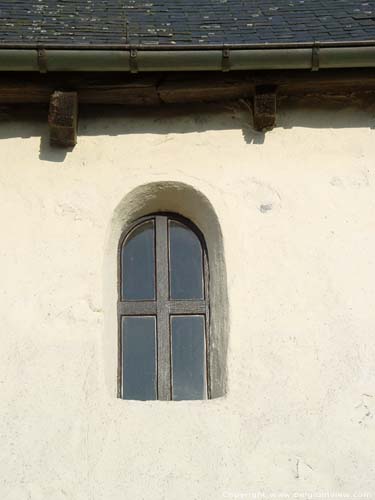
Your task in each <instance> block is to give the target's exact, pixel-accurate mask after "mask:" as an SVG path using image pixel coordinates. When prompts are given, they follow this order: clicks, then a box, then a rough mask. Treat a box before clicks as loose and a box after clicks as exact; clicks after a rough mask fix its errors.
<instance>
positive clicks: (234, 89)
mask: <svg viewBox="0 0 375 500" xmlns="http://www.w3.org/2000/svg"><path fill="white" fill-rule="evenodd" d="M269 85H270V86H277V89H278V91H277V92H278V96H280V97H284V96H305V95H312V94H315V95H318V96H319V95H322V94H323V93H324V94H327V95H329V94H336V95H350V94H351V93H353V92H369V91H370V92H374V91H375V69H371V68H370V69H347V70H342V69H338V70H321V71H317V72H311V71H305V70H298V71H258V72H256V71H253V72H250V71H242V72H241V71H237V72H231V73H221V72H203V73H201V72H196V73H194V72H190V73H181V74H179V73H178V74H177V73H176V74H173V73H166V74H164V75H160V74H157V73H151V74H137V75H128V74H124V73H120V74H117V73H116V74H113V73H112V74H98V73H91V74H90V73H88V74H87V73H82V74H77V73H75V74H72V73H47V74H44V75H39V74H31V73H15V74H10V73H0V104H29V103H35V104H38V103H49V101H50V96H51V94H52V93H53V92H54V91H55V89H56V88H58V89H61V90H62V91H64V90H66V91H69V92H70V91H74V92H77V94H78V99H79V102H80V104H116V105H126V106H158V105H160V104H164V103H166V104H172V103H192V102H217V101H224V100H234V99H238V98H251V97H253V96H254V95H255V89H256V87H261V86H269Z"/></svg>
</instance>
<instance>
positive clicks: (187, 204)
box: [102, 182, 229, 398]
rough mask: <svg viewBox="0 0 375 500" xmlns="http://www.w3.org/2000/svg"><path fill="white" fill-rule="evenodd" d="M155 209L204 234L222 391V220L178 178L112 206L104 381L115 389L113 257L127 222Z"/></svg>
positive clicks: (213, 369)
mask: <svg viewBox="0 0 375 500" xmlns="http://www.w3.org/2000/svg"><path fill="white" fill-rule="evenodd" d="M155 212H174V213H178V214H181V215H183V216H184V217H186V218H188V219H190V220H191V221H192V222H193V223H194V224H196V226H197V227H198V228H199V229H200V231H201V232H202V234H203V235H204V238H205V242H206V246H207V252H208V264H209V276H210V278H209V288H210V292H209V295H210V356H209V364H210V374H211V395H212V398H218V397H222V396H224V395H225V394H226V381H227V369H226V365H227V348H228V330H229V318H228V315H229V307H228V296H227V277H226V267H225V258H224V245H223V237H222V233H221V228H220V223H219V220H218V217H217V215H216V213H215V210H214V208H213V206H212V205H211V203H210V201H209V200H208V199H207V198H206V197H205V196H204V195H203V194H202V193H200V192H199V191H197V190H196V189H194V188H193V187H191V186H188V185H187V184H183V183H180V182H153V183H149V184H145V185H142V186H139V187H137V188H136V189H134V190H133V191H131V192H130V193H128V194H127V195H126V196H125V197H124V198H123V200H122V201H121V202H120V203H119V205H118V206H117V208H116V209H115V211H114V214H113V217H112V220H111V223H110V226H109V228H108V236H107V251H106V257H105V260H104V269H103V277H104V280H103V282H104V306H105V328H104V336H103V342H102V346H103V349H104V353H103V354H104V359H105V374H106V382H107V386H108V387H109V389H110V392H111V393H112V394H114V393H117V387H115V384H114V381H115V378H116V369H115V366H116V364H117V351H116V348H117V345H118V344H117V333H116V332H117V310H116V304H117V258H118V257H117V256H118V253H117V252H118V245H119V241H120V239H121V235H122V234H123V232H124V231H126V230H127V228H128V227H129V224H130V223H132V222H134V221H135V220H137V219H139V218H140V217H143V216H145V215H148V214H152V213H155Z"/></svg>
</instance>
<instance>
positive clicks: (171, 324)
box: [118, 213, 210, 400]
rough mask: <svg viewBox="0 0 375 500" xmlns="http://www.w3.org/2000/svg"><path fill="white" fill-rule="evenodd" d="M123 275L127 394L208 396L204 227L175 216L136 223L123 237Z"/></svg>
mask: <svg viewBox="0 0 375 500" xmlns="http://www.w3.org/2000/svg"><path fill="white" fill-rule="evenodd" d="M119 275H120V276H119V302H118V315H119V384H120V391H119V392H120V395H121V397H122V398H123V399H138V400H154V399H159V400H171V399H172V400H191V399H206V398H209V397H210V394H209V373H208V367H209V363H208V347H209V338H208V334H209V329H208V321H209V297H208V263H207V253H206V249H205V243H204V239H203V236H202V235H201V233H200V232H199V230H198V229H197V228H196V227H195V226H194V225H193V224H192V223H191V222H190V221H188V220H186V219H184V218H183V217H181V216H179V215H176V214H166V213H160V214H155V215H150V216H148V217H144V218H142V219H140V220H138V221H136V222H135V223H134V224H133V225H132V226H131V227H130V228H129V229H128V231H127V232H126V233H125V234H124V235H123V237H122V238H121V242H120V247H119Z"/></svg>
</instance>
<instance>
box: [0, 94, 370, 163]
mask: <svg viewBox="0 0 375 500" xmlns="http://www.w3.org/2000/svg"><path fill="white" fill-rule="evenodd" d="M47 115H48V107H47V106H46V105H29V106H25V105H23V106H13V107H9V108H6V107H3V108H0V140H1V139H7V138H13V137H21V138H29V137H38V136H39V137H41V141H40V152H39V157H40V159H41V160H42V161H43V160H44V161H50V162H51V161H52V162H63V161H64V159H65V157H66V156H67V154H68V153H69V152H71V151H72V150H71V149H59V148H51V147H50V145H49V131H48V124H47ZM79 120H80V121H79V131H78V141H79V138H80V137H85V136H106V135H108V136H119V135H131V134H143V133H144V134H157V135H167V134H188V133H203V132H206V131H212V130H219V131H220V130H241V131H242V135H243V138H244V141H245V142H246V143H247V144H258V145H261V144H264V143H266V142H267V135H268V134H269V133H270V132H266V133H264V132H257V131H255V130H254V128H253V119H252V112H251V105H250V103H249V102H247V101H245V100H241V101H237V102H226V103H217V104H201V105H199V104H194V105H170V106H167V105H165V106H162V107H154V108H129V107H121V106H101V105H92V106H90V105H86V106H81V108H80V112H79ZM276 126H277V127H278V128H284V129H290V128H293V127H304V128H321V129H325V128H328V129H336V128H375V105H374V103H373V99H371V97H368V98H365V97H362V98H358V97H353V96H351V97H347V96H345V97H338V96H331V97H329V98H328V97H327V96H326V97H325V98H324V100H323V99H322V98H320V97H312V98H311V97H310V98H309V100H306V99H304V98H283V99H281V100H280V101H279V103H278V110H277V119H276Z"/></svg>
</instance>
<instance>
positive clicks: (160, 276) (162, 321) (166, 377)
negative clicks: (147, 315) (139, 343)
mask: <svg viewBox="0 0 375 500" xmlns="http://www.w3.org/2000/svg"><path fill="white" fill-rule="evenodd" d="M168 274H169V273H168V220H167V217H162V216H157V217H156V294H157V295H156V297H157V311H158V314H157V329H158V337H157V338H158V399H160V400H163V401H169V400H170V399H171V340H170V330H169V311H168V295H169V290H168V288H169V286H168Z"/></svg>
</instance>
